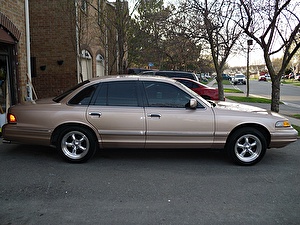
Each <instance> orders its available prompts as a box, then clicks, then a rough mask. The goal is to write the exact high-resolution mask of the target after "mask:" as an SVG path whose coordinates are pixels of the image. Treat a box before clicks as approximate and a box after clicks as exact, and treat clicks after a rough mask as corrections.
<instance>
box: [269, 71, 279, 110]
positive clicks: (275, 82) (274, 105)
mask: <svg viewBox="0 0 300 225" xmlns="http://www.w3.org/2000/svg"><path fill="white" fill-rule="evenodd" d="M280 80H281V79H280V76H279V75H277V76H275V77H274V79H272V101H271V111H273V112H277V113H278V112H279V104H280Z"/></svg>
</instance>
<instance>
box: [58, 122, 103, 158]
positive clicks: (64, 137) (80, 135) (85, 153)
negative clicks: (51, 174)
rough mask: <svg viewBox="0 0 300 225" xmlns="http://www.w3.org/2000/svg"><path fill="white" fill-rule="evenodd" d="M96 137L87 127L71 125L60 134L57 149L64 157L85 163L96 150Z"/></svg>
mask: <svg viewBox="0 0 300 225" xmlns="http://www.w3.org/2000/svg"><path fill="white" fill-rule="evenodd" d="M96 143H97V142H96V138H95V135H94V134H93V132H91V131H90V130H88V129H86V128H82V127H75V126H70V127H68V128H65V129H64V130H63V131H62V132H61V134H60V135H59V138H58V142H57V149H58V151H59V153H60V155H61V156H62V158H63V159H64V160H66V161H68V162H72V163H83V162H86V161H87V160H88V159H90V158H91V157H92V156H93V155H94V154H95V152H96V149H97V147H96Z"/></svg>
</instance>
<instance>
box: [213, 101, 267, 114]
mask: <svg viewBox="0 0 300 225" xmlns="http://www.w3.org/2000/svg"><path fill="white" fill-rule="evenodd" d="M215 104H216V107H217V108H222V109H227V110H234V111H244V112H268V110H266V109H262V108H259V107H256V106H250V105H245V104H241V103H233V102H225V101H219V102H215Z"/></svg>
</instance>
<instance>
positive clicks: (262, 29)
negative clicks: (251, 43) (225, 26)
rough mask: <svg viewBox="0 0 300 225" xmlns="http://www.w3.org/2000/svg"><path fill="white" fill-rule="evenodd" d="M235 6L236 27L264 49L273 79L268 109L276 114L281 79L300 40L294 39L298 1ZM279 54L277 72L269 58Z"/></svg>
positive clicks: (299, 23)
mask: <svg viewBox="0 0 300 225" xmlns="http://www.w3.org/2000/svg"><path fill="white" fill-rule="evenodd" d="M237 4H238V5H237V8H239V9H240V14H241V20H239V21H238V24H239V26H240V27H241V28H242V29H243V30H244V32H245V33H246V34H247V35H248V36H249V37H250V38H252V39H253V40H255V41H256V42H257V43H258V44H259V45H260V47H261V49H262V50H263V55H264V59H265V63H266V66H267V68H268V72H269V74H270V76H271V80H272V103H271V110H272V111H274V112H279V103H280V80H281V77H282V75H283V74H284V71H285V69H286V68H287V66H288V64H289V62H290V61H291V59H292V57H293V56H294V55H295V54H296V52H297V51H298V49H299V48H300V41H299V39H297V38H296V37H297V34H299V28H300V14H299V12H300V3H299V0H293V1H292V0H268V1H250V0H238V1H237ZM278 53H281V55H282V58H281V59H282V61H281V64H280V68H278V70H276V69H275V67H274V65H273V63H272V57H275V56H276V55H275V54H278ZM274 55H275V56H274Z"/></svg>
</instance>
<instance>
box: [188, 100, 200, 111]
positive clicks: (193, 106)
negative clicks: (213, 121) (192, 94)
mask: <svg viewBox="0 0 300 225" xmlns="http://www.w3.org/2000/svg"><path fill="white" fill-rule="evenodd" d="M197 106H198V102H197V100H196V99H194V98H191V99H190V104H189V107H190V108H191V109H196V108H197Z"/></svg>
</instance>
